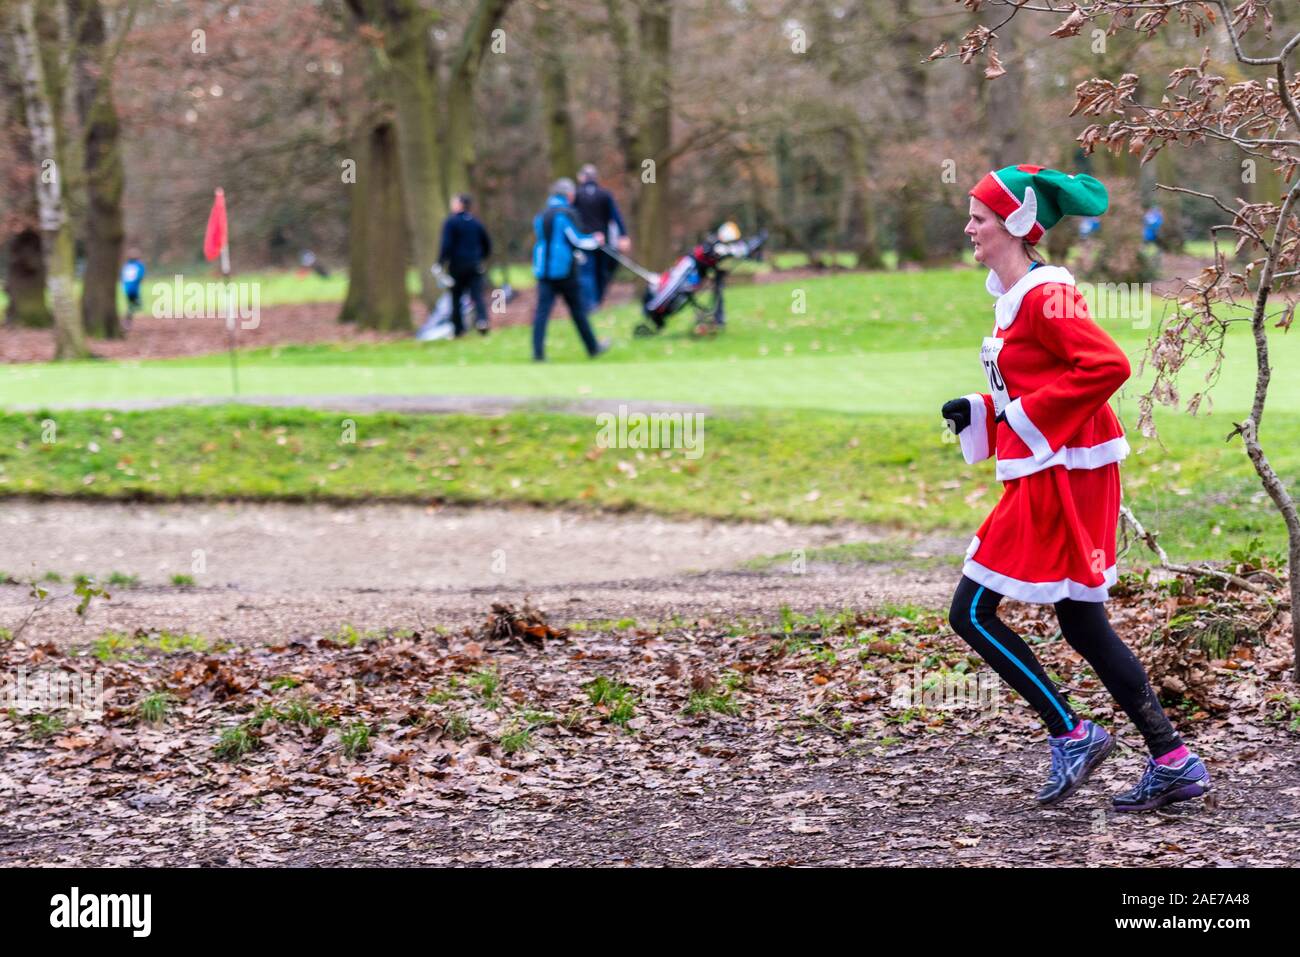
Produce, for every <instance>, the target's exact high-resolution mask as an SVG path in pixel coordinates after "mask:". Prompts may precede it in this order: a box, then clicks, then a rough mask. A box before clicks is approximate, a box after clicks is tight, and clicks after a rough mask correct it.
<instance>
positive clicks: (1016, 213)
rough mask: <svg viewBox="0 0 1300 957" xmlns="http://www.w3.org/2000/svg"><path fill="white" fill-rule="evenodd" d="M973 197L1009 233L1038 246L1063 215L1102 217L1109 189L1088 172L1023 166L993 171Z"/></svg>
mask: <svg viewBox="0 0 1300 957" xmlns="http://www.w3.org/2000/svg"><path fill="white" fill-rule="evenodd" d="M970 194H971V195H972V196H974V197H975V198H976V199H978V200H979V201H980V202H982V203H984V204H985V205H987V206H988V207H989V208H990V209H992V210H993V212H995V213H997V214H998V215H999V216H1001V217H1002V220H1003V221H1004V222H1005V223H1006V226H1007V232H1009V233H1010V234H1011V235H1012V236H1020V237H1023V238H1024V239H1025V241H1026V242H1029V243H1036V242H1038V241H1039V240H1040V239H1042V238H1043V234H1044V233H1046V232H1047V231H1048V230H1049V229H1051V228H1052V227H1053V226H1055V225H1056V224H1057V223H1058V222H1060V221H1061V217H1062V216H1100V215H1101V214H1102V213H1104V212H1106V206H1107V204H1108V202H1109V200H1108V198H1107V195H1106V187H1105V186H1103V185H1102V183H1101V181H1100V180H1097V179H1094V178H1093V177H1091V176H1089V175H1087V174H1086V173H1078V174H1074V173H1062V172H1060V171H1059V170H1054V169H1046V168H1045V167H1042V166H1031V165H1029V164H1025V163H1022V164H1021V165H1019V166H1004V167H1002V169H999V170H994V171H993V172H992V173H989V174H988V175H987V176H985V177H984V178H983V179H982V180H980V181H979V182H978V183H976V184H975V188H974V189H972V190H971V191H970Z"/></svg>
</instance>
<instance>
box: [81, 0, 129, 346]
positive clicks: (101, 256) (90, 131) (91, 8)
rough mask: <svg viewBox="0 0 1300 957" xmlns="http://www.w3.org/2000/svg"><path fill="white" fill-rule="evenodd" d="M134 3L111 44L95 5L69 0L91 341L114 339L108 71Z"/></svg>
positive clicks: (117, 160) (115, 239)
mask: <svg viewBox="0 0 1300 957" xmlns="http://www.w3.org/2000/svg"><path fill="white" fill-rule="evenodd" d="M136 6H137V4H136V3H135V2H132V3H131V4H130V5H129V6H128V7H127V9H126V11H125V13H124V15H123V17H122V22H121V24H120V26H119V28H118V34H117V36H116V37H115V38H113V41H112V43H111V44H109V42H108V31H107V27H106V24H105V17H104V9H103V7H102V5H101V4H100V3H99V0H69V12H70V15H71V19H72V24H73V27H74V29H75V31H76V34H75V36H76V40H75V43H76V49H75V52H74V54H73V62H74V68H75V72H76V98H77V115H78V118H79V119H80V122H81V128H82V131H83V141H82V142H83V147H84V149H83V159H82V173H83V175H84V177H85V189H86V208H85V215H84V220H83V223H84V236H85V249H86V270H85V273H84V275H83V277H82V293H81V320H82V324H83V325H84V327H85V329H86V332H87V333H89V334H90V335H92V336H99V337H103V338H108V339H117V338H120V337H121V336H122V326H121V323H120V322H119V321H118V315H117V278H118V269H119V268H120V267H121V265H122V259H123V256H122V244H123V240H124V237H125V232H126V228H125V224H124V218H123V213H122V192H123V186H124V182H123V181H124V175H125V174H124V171H123V167H122V151H121V148H120V146H119V144H118V122H117V107H116V105H115V104H114V101H113V67H114V64H115V62H116V60H117V54H118V52H119V51H120V50H121V48H122V43H123V41H124V40H125V38H126V34H127V32H128V31H129V30H130V29H131V22H132V20H133V19H134V17H135V11H136Z"/></svg>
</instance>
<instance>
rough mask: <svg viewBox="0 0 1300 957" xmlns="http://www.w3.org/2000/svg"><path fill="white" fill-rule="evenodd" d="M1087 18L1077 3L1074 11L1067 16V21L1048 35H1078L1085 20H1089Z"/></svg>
mask: <svg viewBox="0 0 1300 957" xmlns="http://www.w3.org/2000/svg"><path fill="white" fill-rule="evenodd" d="M1087 19H1088V18H1087V17H1085V16H1084V15H1083V11H1082V10H1080V9H1079V5H1078V4H1077V3H1076V4H1075V5H1074V11H1073V12H1072V13H1071V14H1070V15H1069V16H1068V17H1066V18H1065V21H1064V22H1063V23H1062V24H1061V25H1060V26H1059V27H1057V28H1056V29H1055V30H1053V31H1052V32H1051V33H1049V34H1048V36H1050V37H1062V38H1064V37H1077V36H1078V35H1079V30H1080V28H1081V27H1082V26H1083V25H1084V23H1085V22H1087Z"/></svg>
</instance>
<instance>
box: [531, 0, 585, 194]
mask: <svg viewBox="0 0 1300 957" xmlns="http://www.w3.org/2000/svg"><path fill="white" fill-rule="evenodd" d="M558 16H559V14H558V12H557V11H556V9H555V7H554V6H552V7H551V8H550V9H547V10H543V9H541V8H538V11H537V15H536V18H535V20H534V24H535V29H534V33H535V35H536V37H537V45H538V47H539V49H538V64H537V73H538V78H537V84H538V86H539V87H540V88H541V93H542V114H543V116H544V117H545V123H546V161H547V164H548V166H549V167H550V173H551V176H550V178H551V179H552V180H557V179H559V178H560V177H561V176H570V177H572V176H574V175H576V173H577V169H578V151H577V147H576V145H575V143H574V136H573V116H572V114H571V113H570V112H569V80H568V75H567V72H566V70H565V64H564V51H563V30H562V29H557V27H559V26H561V25H560V24H557V23H556V19H557V17H558Z"/></svg>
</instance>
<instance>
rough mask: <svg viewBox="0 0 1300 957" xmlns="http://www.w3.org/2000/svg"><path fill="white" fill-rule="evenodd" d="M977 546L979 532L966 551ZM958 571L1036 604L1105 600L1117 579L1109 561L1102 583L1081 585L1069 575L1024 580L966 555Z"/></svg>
mask: <svg viewBox="0 0 1300 957" xmlns="http://www.w3.org/2000/svg"><path fill="white" fill-rule="evenodd" d="M978 547H979V536H976V537H975V540H974V541H973V542H971V548H970V549H968V550H967V555H973V554H974V553H975V549H977V548H978ZM961 573H962V574H963V575H965V576H966V577H967V578H969V579H970V580H971V581H973V582H976V583H978V584H980V585H983V586H984V587H985V588H988V589H991V590H993V591H995V592H997V593H998V594H999V595H1005V596H1006V597H1008V598H1014V599H1016V600H1017V601H1027V602H1033V603H1034V604H1039V605H1052V604H1055V603H1056V602H1058V601H1060V600H1061V599H1062V598H1070V599H1073V600H1074V601H1107V600H1108V599H1109V598H1110V589H1111V586H1113V585H1114V584H1115V582H1117V581H1118V580H1119V571H1118V569H1117V568H1116V566H1114V565H1111V566H1110V567H1109V568H1107V569H1106V570H1105V571H1104V572H1103V573H1102V580H1103V581H1104V582H1105V584H1103V585H1094V586H1089V585H1084V584H1081V583H1079V582H1077V581H1075V580H1074V579H1073V578H1061V579H1058V580H1057V581H1051V582H1027V581H1021V580H1020V579H1019V578H1011V577H1010V576H1008V575H1002V574H999V573H998V572H995V571H993V570H992V569H990V568H986V567H985V566H983V565H981V564H980V563H979V562H977V561H974V560H973V559H970V558H967V559H966V564H965V565H963V566H962V570H961Z"/></svg>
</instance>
